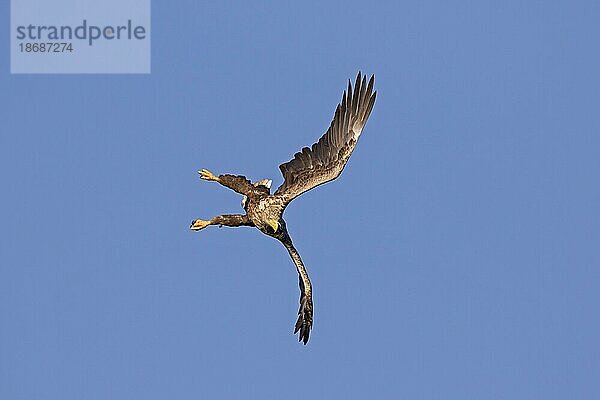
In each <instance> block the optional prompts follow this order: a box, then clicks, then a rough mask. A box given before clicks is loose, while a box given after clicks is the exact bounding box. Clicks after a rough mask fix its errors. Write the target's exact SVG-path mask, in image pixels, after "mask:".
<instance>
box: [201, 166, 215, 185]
mask: <svg viewBox="0 0 600 400" xmlns="http://www.w3.org/2000/svg"><path fill="white" fill-rule="evenodd" d="M198 173H199V174H200V179H204V180H205V181H217V182H218V181H219V177H217V176H215V175H214V174H213V173H212V172H210V171H209V170H207V169H203V170H200V171H198Z"/></svg>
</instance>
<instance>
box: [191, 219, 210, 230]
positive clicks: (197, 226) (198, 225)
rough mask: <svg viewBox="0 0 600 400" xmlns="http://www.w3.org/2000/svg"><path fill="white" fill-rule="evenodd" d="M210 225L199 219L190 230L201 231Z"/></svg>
mask: <svg viewBox="0 0 600 400" xmlns="http://www.w3.org/2000/svg"><path fill="white" fill-rule="evenodd" d="M208 225H210V221H204V220H202V219H197V220H194V221H192V224H191V225H190V229H191V230H193V231H199V230H200V229H204V228H206V227H207V226H208Z"/></svg>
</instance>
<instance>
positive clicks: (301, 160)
mask: <svg viewBox="0 0 600 400" xmlns="http://www.w3.org/2000/svg"><path fill="white" fill-rule="evenodd" d="M373 82H374V76H373V75H371V79H369V82H368V83H367V78H366V76H362V74H361V73H360V72H359V73H358V76H357V77H356V82H355V84H354V90H353V88H352V83H351V82H350V80H348V89H347V91H344V94H343V96H342V102H341V103H340V104H338V106H337V108H336V110H335V114H334V116H333V120H332V121H331V125H330V126H329V129H328V130H327V132H325V134H324V135H323V136H322V137H321V138H320V139H319V141H318V142H317V143H315V144H313V145H312V146H311V148H308V147H305V148H303V149H302V151H300V152H298V153H296V154H295V155H294V158H293V159H292V160H290V161H288V162H286V163H285V164H281V165H280V166H279V169H280V170H281V173H282V174H283V178H284V182H283V184H282V185H281V186H280V187H279V188H278V189H277V191H276V192H275V195H277V196H280V197H281V198H283V200H284V203H285V204H288V203H289V202H290V201H292V200H293V199H294V198H296V197H298V196H300V195H301V194H302V193H304V192H307V191H309V190H310V189H312V188H314V187H317V186H319V185H322V184H323V183H326V182H329V181H332V180H334V179H335V178H337V177H338V176H339V175H340V174H341V173H342V170H343V169H344V167H345V166H346V163H347V162H348V159H349V158H350V155H351V154H352V151H353V150H354V148H355V147H356V143H357V141H358V138H359V137H360V134H361V132H362V130H363V128H364V126H365V124H366V122H367V119H368V118H369V115H370V114H371V110H372V109H373V105H374V104H375V98H376V96H377V91H375V92H373Z"/></svg>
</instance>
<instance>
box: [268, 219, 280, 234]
mask: <svg viewBox="0 0 600 400" xmlns="http://www.w3.org/2000/svg"><path fill="white" fill-rule="evenodd" d="M267 224H269V226H270V227H271V228H273V232H277V230H278V229H279V222H277V220H274V219H270V220H268V221H267Z"/></svg>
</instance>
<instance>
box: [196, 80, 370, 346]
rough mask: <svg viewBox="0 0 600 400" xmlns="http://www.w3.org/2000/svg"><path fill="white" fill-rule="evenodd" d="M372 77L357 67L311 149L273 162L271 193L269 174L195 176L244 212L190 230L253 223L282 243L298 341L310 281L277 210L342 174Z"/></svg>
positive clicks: (308, 308)
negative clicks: (234, 198) (293, 289)
mask: <svg viewBox="0 0 600 400" xmlns="http://www.w3.org/2000/svg"><path fill="white" fill-rule="evenodd" d="M373 81H374V76H371V79H369V82H368V83H367V79H366V76H361V73H360V72H359V73H358V76H357V77H356V82H355V84H354V89H353V88H352V83H351V82H350V80H349V81H348V91H347V92H346V91H344V94H343V96H342V102H341V103H340V104H338V106H337V109H336V110H335V115H334V116H333V121H331V125H330V126H329V129H327V132H325V134H324V135H323V136H322V137H321V138H320V139H319V141H318V142H317V143H315V144H313V145H312V147H311V148H308V147H305V148H303V149H302V151H301V152H299V153H296V154H295V155H294V158H293V159H292V160H291V161H289V162H286V163H285V164H281V165H280V166H279V169H280V170H281V173H282V174H283V178H284V182H283V184H282V185H281V186H280V187H279V188H278V189H277V190H276V191H275V193H273V194H271V180H269V179H263V180H261V181H258V182H254V183H252V182H251V181H249V180H248V179H246V177H245V176H241V175H229V174H224V175H219V176H216V175H214V174H213V173H212V172H210V171H208V170H206V169H203V170H201V171H198V173H199V174H200V178H202V179H204V180H207V181H215V182H219V183H220V184H221V185H223V186H226V187H228V188H230V189H232V190H234V191H236V192H238V193H239V194H241V195H243V196H244V197H243V200H242V206H243V207H244V210H245V211H246V213H245V214H244V215H241V214H237V215H219V216H217V217H214V218H212V219H210V220H202V219H197V220H194V221H192V225H191V226H190V229H192V230H194V231H199V230H201V229H204V228H206V227H207V226H209V225H219V226H223V225H225V226H254V227H256V228H258V229H259V230H260V231H261V232H262V233H264V234H266V235H269V236H271V237H274V238H275V239H277V240H279V241H280V242H281V243H283V245H284V246H285V248H286V249H287V251H288V252H289V253H290V256H291V258H292V260H293V261H294V264H295V265H296V269H297V270H298V275H299V282H300V309H299V311H298V320H297V321H296V325H295V326H294V334H295V333H298V332H299V338H298V340H299V341H301V342H303V343H304V344H306V343H307V342H308V336H309V334H310V330H311V328H312V324H313V301H312V286H311V283H310V279H309V278H308V272H307V271H306V267H304V264H303V263H302V259H301V258H300V254H298V251H297V250H296V248H295V247H294V245H293V244H292V239H291V238H290V235H289V234H288V231H287V228H286V224H285V221H284V220H283V212H284V211H285V208H286V207H287V205H288V204H290V202H291V201H292V200H294V199H295V198H296V197H298V196H300V195H301V194H302V193H305V192H307V191H309V190H310V189H312V188H314V187H317V186H319V185H322V184H323V183H326V182H329V181H332V180H334V179H335V178H337V177H338V176H339V175H340V174H341V173H342V170H343V169H344V167H345V166H346V163H347V162H348V159H349V158H350V155H351V154H352V151H353V150H354V148H355V147H356V143H357V141H358V138H359V137H360V134H361V132H362V130H363V128H364V127H365V124H366V122H367V119H368V118H369V114H371V110H372V109H373V105H374V104H375V97H376V95H377V91H375V92H373Z"/></svg>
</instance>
